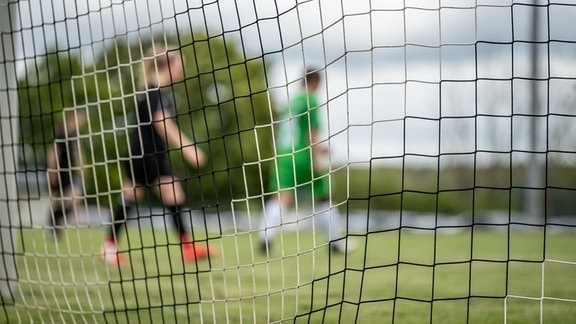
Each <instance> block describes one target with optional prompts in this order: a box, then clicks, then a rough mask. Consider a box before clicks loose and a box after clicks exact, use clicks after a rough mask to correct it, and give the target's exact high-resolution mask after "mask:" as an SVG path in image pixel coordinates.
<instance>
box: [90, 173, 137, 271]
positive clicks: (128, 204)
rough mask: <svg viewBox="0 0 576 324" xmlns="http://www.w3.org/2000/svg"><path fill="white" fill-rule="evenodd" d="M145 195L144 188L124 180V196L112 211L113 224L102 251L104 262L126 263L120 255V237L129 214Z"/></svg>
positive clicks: (119, 198)
mask: <svg viewBox="0 0 576 324" xmlns="http://www.w3.org/2000/svg"><path fill="white" fill-rule="evenodd" d="M144 193H145V189H144V188H143V187H135V186H134V183H133V182H132V180H129V179H126V180H124V183H123V184H122V194H121V195H120V196H119V197H118V201H117V202H116V207H115V208H114V210H113V211H112V215H111V221H112V224H111V225H110V226H109V227H108V230H107V233H106V237H105V239H104V245H103V247H102V250H101V258H102V260H103V261H104V262H106V263H113V264H120V263H123V262H124V259H123V257H122V255H120V254H118V249H117V242H118V237H119V235H120V233H121V231H122V229H123V228H124V227H125V224H126V220H127V216H128V213H129V212H130V210H131V209H132V208H133V206H134V205H135V204H136V202H137V201H138V200H140V198H141V197H142V196H143V195H144Z"/></svg>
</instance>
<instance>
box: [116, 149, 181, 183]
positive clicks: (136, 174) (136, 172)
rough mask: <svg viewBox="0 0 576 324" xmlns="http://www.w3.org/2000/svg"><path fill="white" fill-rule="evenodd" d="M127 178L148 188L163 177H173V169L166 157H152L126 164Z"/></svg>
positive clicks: (137, 159)
mask: <svg viewBox="0 0 576 324" xmlns="http://www.w3.org/2000/svg"><path fill="white" fill-rule="evenodd" d="M124 168H125V169H126V173H127V176H128V178H129V179H130V180H132V182H134V183H135V184H140V185H145V186H147V187H149V186H151V185H153V184H154V181H156V180H157V179H158V178H160V177H162V176H172V168H171V167H170V164H169V163H168V159H167V158H166V157H165V156H158V155H150V156H144V157H142V158H136V159H131V160H128V161H126V162H125V164H124Z"/></svg>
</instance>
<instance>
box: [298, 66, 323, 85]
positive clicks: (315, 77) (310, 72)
mask: <svg viewBox="0 0 576 324" xmlns="http://www.w3.org/2000/svg"><path fill="white" fill-rule="evenodd" d="M320 78H321V77H320V72H318V70H317V69H313V68H308V69H306V72H305V75H304V79H303V80H302V84H303V86H306V85H307V84H309V83H313V82H320Z"/></svg>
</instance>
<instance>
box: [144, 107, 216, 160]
mask: <svg viewBox="0 0 576 324" xmlns="http://www.w3.org/2000/svg"><path fill="white" fill-rule="evenodd" d="M153 117H154V127H155V129H156V132H157V133H158V134H161V135H162V136H164V138H165V140H166V142H167V143H168V144H169V145H171V146H174V147H180V148H182V154H183V155H184V158H185V159H186V161H187V162H188V163H189V164H190V165H191V166H195V167H200V166H203V165H204V164H205V163H206V155H205V154H204V151H202V150H201V149H200V148H198V147H197V146H196V145H194V143H193V142H192V140H191V139H190V138H189V137H188V136H186V134H184V133H183V132H182V131H181V130H180V127H178V125H177V124H176V122H175V121H174V119H172V118H166V116H165V113H164V111H162V110H159V111H157V112H156V113H154V116H153Z"/></svg>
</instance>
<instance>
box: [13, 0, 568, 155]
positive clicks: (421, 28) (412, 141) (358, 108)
mask: <svg viewBox="0 0 576 324" xmlns="http://www.w3.org/2000/svg"><path fill="white" fill-rule="evenodd" d="M531 3H533V1H506V0H491V1H488V0H475V1H472V0H469V1H467V0H451V1H432V0H403V1H400V0H386V1H383V0H382V1H376V0H374V1H368V0H363V1H362V0H343V1H333V0H318V1H294V0H284V1H276V2H273V1H268V0H220V1H215V0H209V1H206V0H205V1H201V0H188V1H185V0H160V1H141V0H138V1H120V0H100V1H95V0H78V1H73V0H51V1H48V0H29V1H20V2H19V6H18V19H16V28H15V29H16V30H18V34H17V35H16V36H17V37H16V38H17V39H19V40H20V41H19V42H17V44H16V50H17V52H18V54H17V55H18V57H19V58H20V59H21V61H19V62H20V63H21V64H22V63H23V62H25V61H26V60H29V59H31V58H33V57H34V56H36V55H38V54H41V53H43V52H45V51H46V50H47V48H50V47H57V48H59V49H66V48H80V49H81V50H80V51H81V53H82V55H83V57H84V59H85V61H86V62H90V59H91V57H93V56H94V55H96V54H97V53H98V52H99V51H100V50H101V48H102V44H103V43H104V42H107V41H110V40H111V39H113V38H114V37H117V36H118V35H128V36H130V37H132V38H136V37H141V36H142V35H145V34H147V33H149V32H156V31H162V30H175V29H178V30H181V31H184V32H189V31H192V30H193V31H205V32H206V33H208V34H209V35H212V36H216V35H223V36H224V37H225V38H226V39H230V40H234V41H236V42H237V43H238V44H240V45H241V46H242V48H243V50H244V53H245V55H246V57H247V58H255V57H262V56H263V57H264V58H265V60H266V64H267V68H268V69H269V80H268V82H269V91H270V93H271V96H272V98H273V99H274V100H275V101H276V102H277V103H279V105H280V106H281V105H282V104H285V103H286V102H287V101H288V99H289V96H291V95H292V94H293V93H294V91H296V81H297V79H298V78H299V77H301V71H303V69H304V67H305V66H313V67H317V68H319V69H320V70H321V71H322V73H323V74H324V80H325V82H324V83H323V84H322V87H321V90H320V91H319V97H320V99H321V100H320V101H321V102H322V109H323V111H325V112H326V121H327V123H326V127H325V129H324V133H325V136H324V138H325V140H326V145H329V146H330V148H331V151H332V159H333V161H332V162H333V164H342V163H348V162H352V163H359V164H363V163H365V164H368V163H379V162H382V163H392V164H395V163H404V162H409V163H432V164H437V161H438V159H440V160H441V161H442V163H460V162H474V161H477V160H481V161H487V162H491V161H492V162H493V161H500V162H504V163H507V162H509V161H510V160H512V161H513V162H518V161H523V160H526V159H527V158H529V156H530V155H529V154H526V153H524V151H530V150H536V151H538V152H547V151H555V152H556V151H557V153H555V154H556V155H557V156H558V157H562V156H565V154H563V152H573V151H574V149H575V144H572V143H571V142H572V141H570V140H569V138H574V137H573V135H575V134H572V133H574V132H575V130H574V127H572V126H571V124H574V123H572V122H571V118H573V114H574V113H573V108H572V107H574V104H575V103H576V97H575V96H574V95H573V93H574V92H575V91H574V90H576V85H575V82H574V80H576V64H574V63H573V57H574V54H576V53H575V52H576V34H574V32H573V28H572V27H571V26H573V23H572V18H573V17H575V16H576V6H575V4H576V1H573V0H572V1H556V2H555V3H554V4H552V5H549V6H542V7H539V10H538V15H539V18H540V23H538V24H536V25H534V24H533V23H532V21H533V14H534V11H533V8H535V7H533V6H528V5H527V4H531ZM540 3H541V4H544V2H543V1H541V2H540ZM534 26H536V33H537V35H536V40H537V41H539V42H541V43H540V44H539V45H537V46H536V47H537V54H538V57H539V59H538V61H537V62H538V67H537V69H536V70H534V69H533V62H534V60H533V59H532V58H533V56H532V54H533V52H532V49H533V47H532V45H531V44H530V43H529V41H531V40H534V36H532V35H533V32H534V28H533V27H534ZM549 40H550V42H548V41H549ZM87 64H89V63H87ZM534 74H535V75H536V76H537V78H539V79H542V80H545V81H540V82H531V81H530V80H528V78H530V77H532V76H533V75H534ZM546 80H548V81H546ZM534 89H537V90H536V91H534ZM533 94H536V97H533ZM534 99H536V100H538V101H537V103H538V104H536V105H532V102H534V101H533V100H534ZM533 109H535V111H534V110H533ZM533 114H536V115H538V116H539V117H536V118H530V117H529V115H533ZM550 114H552V115H550ZM565 114H568V115H569V116H568V117H566V116H563V115H565ZM533 121H534V122H535V125H536V128H532V125H533ZM533 129H535V130H534V131H535V132H536V134H537V136H535V138H536V139H537V140H536V142H535V143H534V144H532V142H531V141H530V138H531V136H530V134H531V132H532V131H533ZM560 130H561V131H560ZM570 134H572V136H567V135H570ZM533 145H535V146H533ZM511 152H514V153H511ZM439 155H441V157H440V158H438V156H439Z"/></svg>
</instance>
